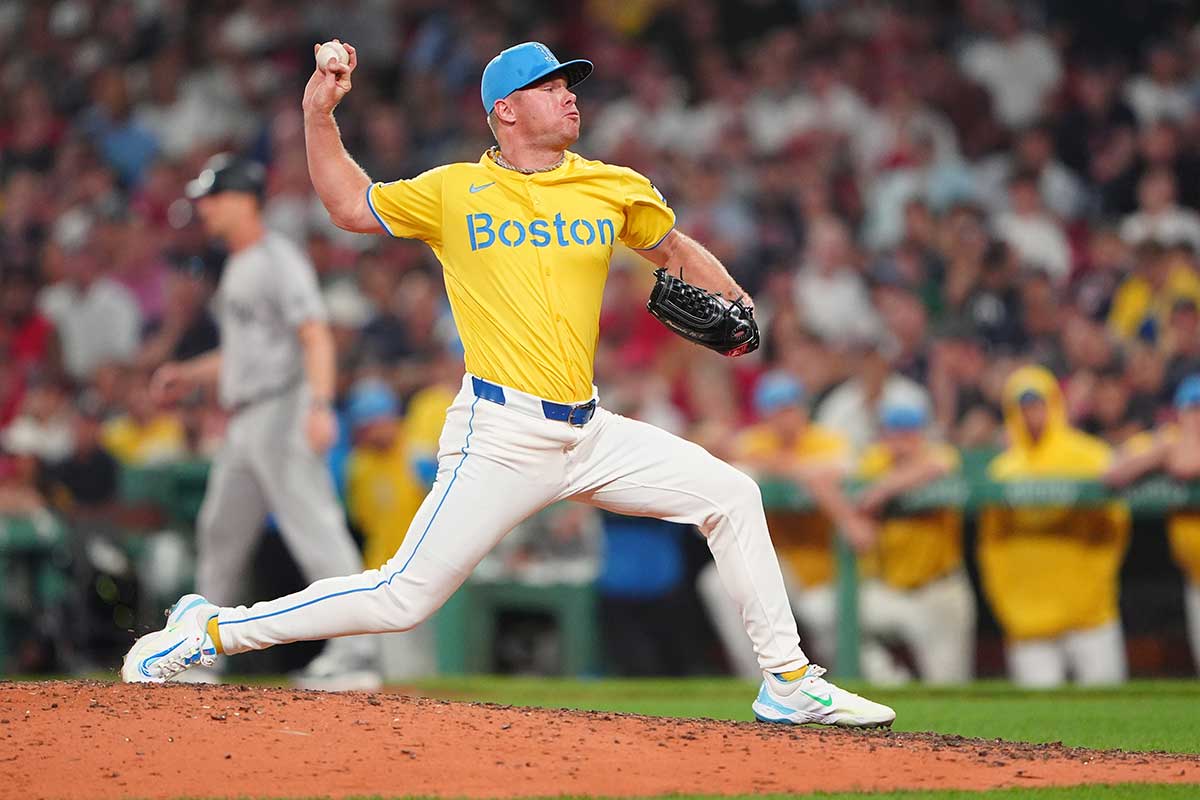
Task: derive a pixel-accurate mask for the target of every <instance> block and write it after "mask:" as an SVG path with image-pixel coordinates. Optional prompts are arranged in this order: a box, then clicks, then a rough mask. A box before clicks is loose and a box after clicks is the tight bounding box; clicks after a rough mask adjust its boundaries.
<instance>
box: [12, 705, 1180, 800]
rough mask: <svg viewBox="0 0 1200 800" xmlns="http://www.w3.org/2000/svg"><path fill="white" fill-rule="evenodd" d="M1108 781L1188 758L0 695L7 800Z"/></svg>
mask: <svg viewBox="0 0 1200 800" xmlns="http://www.w3.org/2000/svg"><path fill="white" fill-rule="evenodd" d="M1118 782H1155V783H1160V782H1161V783H1168V782H1170V783H1174V782H1180V783H1184V782H1200V759H1197V758H1196V757H1195V756H1180V755H1165V754H1146V753H1125V752H1120V751H1095V750H1082V749H1072V748H1067V747H1062V746H1059V745H1029V744H1014V743H1009V742H1001V741H984V740H979V739H964V738H962V737H958V736H941V735H936V734H911V733H889V732H886V731H874V732H864V731H835V730H813V729H797V728H788V727H781V726H773V725H762V724H758V723H734V722H714V721H711V720H676V719H666V718H659V717H640V716H633V715H627V714H607V713H594V712H579V711H551V710H544V709H529V708H511V707H505V706H494V705H482V704H472V703H450V702H443V701H438V700H428V699H422V698H412V697H404V696H401V695H394V694H325V693H321V692H303V691H292V690H286V689H261V688H247V687H238V686H193V685H167V686H130V685H123V684H108V683H92V682H53V683H7V682H0V786H3V787H5V788H4V794H5V795H6V796H11V797H30V798H33V797H56V798H57V797H61V798H96V799H99V800H103V798H118V797H138V798H171V797H181V796H187V797H199V798H203V797H216V796H220V797H228V796H249V797H272V798H274V797H312V796H314V795H322V796H324V795H330V796H334V797H341V796H345V795H374V794H378V795H383V796H385V797H391V796H404V795H448V796H455V797H530V796H546V795H560V794H567V795H655V794H667V793H689V794H690V793H705V794H746V793H756V792H779V793H803V792H811V791H817V790H823V791H836V790H852V789H866V790H883V789H917V788H962V789H982V788H989V787H996V786H1047V785H1065V784H1080V783H1118Z"/></svg>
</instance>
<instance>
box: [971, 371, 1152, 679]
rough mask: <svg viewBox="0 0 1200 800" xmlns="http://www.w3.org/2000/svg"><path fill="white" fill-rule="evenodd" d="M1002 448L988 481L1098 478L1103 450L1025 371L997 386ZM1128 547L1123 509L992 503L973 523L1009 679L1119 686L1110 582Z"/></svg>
mask: <svg viewBox="0 0 1200 800" xmlns="http://www.w3.org/2000/svg"><path fill="white" fill-rule="evenodd" d="M1004 415H1005V424H1006V426H1007V428H1008V434H1009V445H1008V448H1007V449H1006V450H1005V451H1004V452H1003V453H1001V454H1000V455H999V456H998V457H997V458H996V459H995V460H994V461H992V463H991V464H990V465H989V467H988V474H989V476H990V477H991V478H992V479H993V480H996V481H1020V480H1035V479H1038V478H1041V479H1055V478H1058V479H1068V480H1071V479H1075V480H1079V479H1097V478H1099V477H1101V476H1102V475H1103V474H1104V472H1105V470H1107V469H1108V467H1109V466H1110V464H1111V461H1112V453H1111V450H1110V449H1109V447H1108V446H1107V445H1105V444H1104V443H1103V442H1101V441H1099V440H1098V439H1094V438H1093V437H1091V436H1088V435H1086V434H1084V433H1082V432H1080V431H1078V430H1076V429H1074V428H1072V427H1070V425H1069V424H1068V423H1067V419H1066V411H1065V409H1064V408H1063V398H1062V393H1061V392H1060V390H1059V388H1058V384H1057V383H1056V382H1055V380H1054V376H1053V375H1051V374H1050V373H1049V372H1048V371H1046V370H1045V369H1042V368H1040V367H1023V368H1021V369H1019V370H1017V371H1016V372H1014V373H1013V374H1012V375H1011V376H1010V377H1009V379H1008V381H1007V383H1006V385H1005V387H1004ZM1128 544H1129V510H1128V508H1126V507H1125V506H1124V505H1123V504H1121V503H1119V502H1111V503H1108V504H1106V505H1103V506H1099V507H1046V508H1013V507H1009V506H1001V505H992V506H989V507H987V508H985V509H984V510H983V512H982V513H981V514H980V518H979V553H978V556H979V568H980V577H981V579H982V582H983V590H984V594H985V595H986V597H987V600H988V603H989V604H990V605H991V607H992V611H993V612H994V613H995V615H996V619H997V620H998V621H999V623H1000V627H1001V629H1002V630H1003V632H1004V636H1005V647H1006V655H1007V657H1008V669H1009V675H1010V677H1011V678H1012V679H1013V680H1014V681H1016V682H1017V683H1018V684H1020V685H1022V686H1029V687H1037V688H1049V687H1053V686H1058V685H1061V684H1063V683H1064V682H1066V681H1067V680H1074V681H1076V682H1078V683H1080V684H1085V685H1094V684H1113V683H1120V682H1122V681H1124V680H1125V678H1126V674H1127V667H1126V663H1125V641H1124V636H1123V634H1122V631H1121V622H1120V617H1119V612H1118V608H1117V594H1118V587H1117V580H1118V573H1119V571H1120V567H1121V562H1122V560H1123V559H1124V556H1125V549H1126V547H1127V546H1128Z"/></svg>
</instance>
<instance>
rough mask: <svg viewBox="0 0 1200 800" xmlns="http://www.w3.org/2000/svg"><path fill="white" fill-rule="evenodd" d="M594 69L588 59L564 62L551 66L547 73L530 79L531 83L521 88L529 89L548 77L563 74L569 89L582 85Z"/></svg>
mask: <svg viewBox="0 0 1200 800" xmlns="http://www.w3.org/2000/svg"><path fill="white" fill-rule="evenodd" d="M593 69H594V67H593V66H592V62H590V61H588V60H587V59H586V58H577V59H575V60H573V61H564V62H563V63H561V64H558V65H557V66H555V65H550V66H549V67H548V68H547V69H546V71H545V72H542V73H540V74H538V75H537V76H535V77H533V78H530V79H529V81H528V82H527V83H526V84H525V85H524V86H522V87H521V88H522V89H527V88H529V87H530V86H533V85H534V84H535V83H537V82H538V81H543V80H545V79H546V78H547V77H549V76H551V75H555V74H557V73H560V72H561V73H562V74H563V77H564V78H566V79H567V88H568V89H569V88H571V87H572V86H575V85H576V84H579V83H582V82H583V81H584V80H585V79H586V78H587V76H588V75H591V74H592V70H593Z"/></svg>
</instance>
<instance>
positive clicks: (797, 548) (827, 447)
mask: <svg viewBox="0 0 1200 800" xmlns="http://www.w3.org/2000/svg"><path fill="white" fill-rule="evenodd" d="M734 447H735V451H736V454H737V458H736V459H735V460H738V459H744V460H748V461H753V460H754V459H756V458H773V457H775V456H777V455H780V454H783V453H786V454H788V455H790V456H792V457H793V458H794V459H795V461H796V463H798V464H811V463H821V462H840V463H846V462H847V461H848V459H849V457H850V443H849V442H848V441H846V440H845V439H843V438H842V437H841V436H839V435H838V434H836V433H834V432H833V431H830V430H828V429H826V428H822V427H821V426H820V425H814V424H812V423H809V424H808V425H806V426H805V428H804V431H803V433H801V434H800V436H798V437H797V438H796V439H795V440H794V441H792V442H791V443H786V442H784V441H782V440H781V439H780V437H779V435H778V434H777V433H776V432H775V431H774V430H772V429H771V427H770V426H769V425H755V426H753V427H750V428H747V429H746V430H745V431H743V432H742V433H741V435H740V436H738V439H737V441H736V443H735V445H734ZM767 527H768V528H769V529H770V531H771V541H772V542H773V543H774V545H775V552H776V553H778V555H779V558H780V559H782V561H783V563H784V564H786V565H787V567H788V571H789V572H790V574H791V575H792V577H794V578H795V579H796V580H797V582H799V584H800V585H801V586H802V587H804V588H805V589H814V588H816V587H818V586H824V585H825V584H827V583H829V582H830V581H832V580H833V576H834V573H835V570H836V567H835V564H834V558H833V536H834V529H833V523H832V522H830V520H829V517H827V516H826V515H825V514H823V513H822V512H820V511H815V510H814V511H780V510H768V511H767Z"/></svg>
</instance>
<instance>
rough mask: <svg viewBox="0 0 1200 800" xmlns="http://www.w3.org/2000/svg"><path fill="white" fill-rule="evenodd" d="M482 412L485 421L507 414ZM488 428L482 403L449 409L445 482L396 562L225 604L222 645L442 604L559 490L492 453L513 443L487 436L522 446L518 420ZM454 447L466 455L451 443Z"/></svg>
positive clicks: (349, 628) (259, 643)
mask: <svg viewBox="0 0 1200 800" xmlns="http://www.w3.org/2000/svg"><path fill="white" fill-rule="evenodd" d="M479 411H480V413H479V416H480V417H482V416H484V415H485V414H487V413H491V414H493V415H494V414H497V413H500V412H498V411H494V410H491V409H489V410H488V411H486V412H485V411H484V410H483V409H480V410H479ZM510 416H511V415H510ZM480 423H481V420H480V419H478V418H477V416H476V411H475V408H474V404H473V405H472V406H471V407H470V413H469V414H468V412H467V408H465V407H460V406H459V404H458V403H457V402H456V404H455V406H452V407H451V411H450V415H449V417H448V418H447V422H446V426H447V429H446V432H445V433H444V434H443V451H442V453H441V454H440V457H439V469H438V476H437V480H436V481H435V482H434V485H433V488H432V490H431V491H430V493H429V495H428V496H427V497H426V498H425V501H424V502H423V503H422V504H421V508H420V510H419V511H418V512H417V515H416V517H415V518H414V519H413V522H412V524H411V525H410V526H409V529H408V534H407V535H406V536H405V539H404V544H403V545H402V546H401V547H400V550H399V551H397V553H396V555H395V556H393V557H392V559H391V560H390V561H388V562H387V563H386V564H384V565H383V566H382V567H381V568H379V569H372V570H367V571H365V572H360V573H358V574H354V575H349V576H344V577H338V578H326V579H324V580H320V581H317V582H316V583H314V584H313V585H311V586H309V587H308V588H307V589H304V590H302V591H300V592H297V593H295V594H293V595H289V596H287V597H282V598H279V599H278V600H271V601H268V602H263V603H256V604H255V605H253V606H251V607H250V608H246V607H244V606H243V607H239V608H222V609H221V610H220V614H219V632H220V637H221V646H222V649H223V650H224V651H225V652H226V653H240V652H244V651H247V650H258V649H263V648H266V647H270V646H272V645H276V644H282V643H285V642H293V641H300V640H304V639H328V638H332V637H336V636H349V635H353V634H359V633H382V632H386V631H403V630H409V629H410V628H412V627H414V626H416V625H418V624H419V623H421V622H422V621H424V620H425V619H427V618H428V617H429V616H430V615H431V614H433V612H434V611H436V610H437V609H438V608H439V607H441V605H442V604H443V603H444V602H445V601H446V600H447V599H448V598H449V597H450V595H451V594H452V593H453V592H454V590H455V589H457V588H458V587H459V586H460V585H461V584H462V582H463V581H464V580H466V578H467V576H468V575H470V573H471V570H472V569H474V568H475V565H476V564H478V563H479V561H480V559H482V558H483V556H484V555H485V554H486V553H487V552H488V551H489V550H491V549H492V547H494V546H495V544H496V542H498V541H499V540H500V539H501V538H502V537H503V536H504V535H505V534H506V533H508V531H509V530H511V529H512V527H513V526H514V525H515V524H516V523H518V522H520V521H521V520H522V519H524V518H525V517H527V516H529V515H530V514H531V513H533V512H535V511H537V510H538V509H540V508H542V507H543V506H545V505H546V503H547V502H549V501H550V500H551V499H552V498H553V496H554V495H555V494H556V493H557V492H558V491H559V489H560V486H561V484H560V483H559V482H558V481H557V478H556V477H555V476H554V475H548V474H537V472H536V471H534V470H530V471H528V472H525V471H520V470H517V469H514V468H513V467H512V466H511V465H510V464H509V463H506V462H505V461H502V460H497V459H496V458H495V457H493V455H491V454H494V453H496V452H497V450H500V451H501V452H507V449H511V444H510V443H509V442H505V441H502V442H500V443H499V444H497V443H496V442H492V443H490V444H489V436H491V437H501V436H504V437H507V438H508V439H510V440H511V439H517V440H518V441H519V437H520V432H519V431H516V430H508V431H505V426H509V427H510V428H511V426H512V425H514V424H516V423H513V422H512V420H511V419H509V418H505V419H502V420H498V419H495V418H493V419H492V420H491V422H490V423H485V424H484V425H483V426H482V427H484V428H486V430H482V431H481V430H480V428H481V424H480ZM473 437H478V438H473ZM448 441H454V442H456V443H458V444H459V445H460V446H461V449H458V450H456V449H454V448H453V447H446V446H445V443H446V442H448ZM560 452H561V451H560ZM560 471H561V468H560ZM546 472H547V471H543V473H546Z"/></svg>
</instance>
